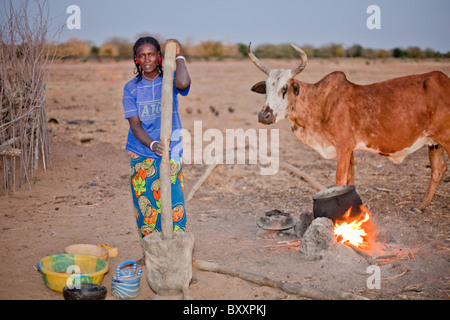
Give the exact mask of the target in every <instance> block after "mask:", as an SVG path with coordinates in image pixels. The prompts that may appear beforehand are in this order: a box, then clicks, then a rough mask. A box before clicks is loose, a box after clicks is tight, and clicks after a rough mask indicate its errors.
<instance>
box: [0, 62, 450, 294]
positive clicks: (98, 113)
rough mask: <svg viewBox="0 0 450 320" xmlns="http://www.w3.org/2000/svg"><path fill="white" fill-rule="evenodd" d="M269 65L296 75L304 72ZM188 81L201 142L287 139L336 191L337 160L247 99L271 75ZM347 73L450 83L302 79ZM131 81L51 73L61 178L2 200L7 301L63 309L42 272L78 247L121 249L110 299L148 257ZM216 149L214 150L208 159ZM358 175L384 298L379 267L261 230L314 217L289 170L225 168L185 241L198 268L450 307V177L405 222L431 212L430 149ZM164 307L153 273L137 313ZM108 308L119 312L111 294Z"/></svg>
mask: <svg viewBox="0 0 450 320" xmlns="http://www.w3.org/2000/svg"><path fill="white" fill-rule="evenodd" d="M267 63H268V64H269V65H271V66H272V67H286V68H291V67H293V66H295V65H296V63H297V61H267ZM189 70H190V73H191V76H192V88H191V91H190V94H189V95H188V96H187V97H185V98H181V99H180V105H181V108H180V113H181V117H182V122H183V126H184V128H186V129H188V130H190V132H193V128H194V121H199V120H201V121H202V132H205V131H206V130H207V129H210V128H213V129H214V128H215V129H219V130H220V131H221V132H223V133H224V132H225V130H226V129H238V128H242V129H244V130H246V129H248V128H255V129H278V130H279V139H280V161H283V162H287V163H289V164H291V165H294V166H296V167H297V168H299V169H300V170H303V171H304V172H307V173H309V174H310V175H311V176H313V177H314V178H315V179H316V180H318V181H319V182H321V183H322V184H324V185H325V186H327V187H331V186H333V183H334V174H335V167H336V162H335V160H324V159H322V158H321V157H320V155H319V154H318V153H316V152H315V151H313V150H312V149H311V148H309V147H307V146H305V145H303V144H302V143H301V142H300V141H298V140H297V139H296V138H295V136H294V135H293V134H292V132H291V130H290V126H289V124H288V123H287V122H286V121H282V122H279V123H277V124H276V125H273V126H272V127H264V126H262V125H260V124H258V122H257V112H258V111H259V109H260V108H261V106H262V103H263V101H264V100H263V99H264V98H263V96H261V95H258V94H255V93H252V92H251V91H250V88H251V86H252V85H253V84H254V83H256V82H257V81H260V80H265V75H264V74H262V73H261V72H260V71H259V70H257V69H256V68H255V67H254V66H253V65H252V64H251V63H250V62H249V61H248V60H245V61H235V62H226V61H225V62H192V63H189ZM336 70H342V71H344V72H346V74H347V76H348V78H349V80H351V81H353V82H356V83H359V84H366V83H371V82H377V81H381V80H385V79H389V78H393V77H395V76H401V75H407V74H413V73H421V72H428V71H431V70H441V71H443V72H445V73H446V74H447V75H449V74H450V64H449V63H448V62H434V61H428V62H411V61H410V62H407V61H403V62H402V61H387V62H381V61H378V62H376V63H374V62H371V63H366V61H364V60H345V61H337V62H336V61H322V60H314V59H312V60H311V61H310V62H309V64H308V66H307V68H306V69H305V71H304V72H303V73H302V74H301V75H300V76H298V79H300V80H302V81H305V82H315V81H318V80H320V79H321V78H322V77H323V76H324V75H326V74H327V73H329V72H332V71H336ZM132 76H133V74H132V62H120V63H116V62H112V63H106V62H105V63H94V62H88V63H84V64H81V63H80V64H72V63H64V64H56V65H55V66H54V67H53V72H52V76H51V81H50V83H49V85H48V93H47V104H48V106H47V115H48V118H55V119H57V121H58V123H56V124H55V123H53V124H51V125H50V130H51V157H52V159H51V160H52V162H51V167H50V168H48V169H47V170H46V171H45V172H44V170H43V169H42V168H40V169H39V170H38V171H36V172H35V177H36V178H35V179H34V180H35V183H31V184H30V185H24V186H23V187H22V188H18V189H17V190H16V191H15V192H11V193H10V194H9V195H7V196H1V197H0V208H1V218H0V219H1V220H0V221H1V235H0V247H1V248H2V249H1V258H0V279H1V281H2V285H1V286H0V299H32V300H35V299H48V300H61V299H63V297H62V295H61V294H59V293H56V292H53V291H51V290H49V289H48V288H47V287H46V286H45V285H44V282H43V281H42V276H41V274H40V273H39V272H38V271H37V270H36V268H35V267H36V264H37V262H38V261H39V260H40V259H41V258H43V257H45V256H48V255H52V254H58V253H63V251H64V248H65V247H66V246H68V245H70V244H74V243H92V244H100V243H105V244H108V245H110V246H114V247H117V248H118V250H119V255H118V257H115V258H109V259H108V262H109V264H110V268H111V269H110V271H109V272H108V273H107V274H106V276H105V278H104V280H103V284H104V285H105V286H106V287H107V288H108V290H110V288H111V277H112V275H113V271H111V270H114V269H115V267H116V266H117V265H118V264H119V263H120V262H122V261H124V260H128V259H134V260H137V259H140V258H141V257H142V256H143V250H142V248H141V246H140V243H139V240H138V234H137V231H136V226H135V221H134V213H133V209H132V205H131V194H130V188H129V182H128V174H129V155H128V152H127V151H126V150H124V145H125V140H126V134H127V130H128V124H127V121H126V120H124V119H123V110H122V106H121V97H122V89H123V86H124V84H125V83H126V81H128V80H129V79H131V77H132ZM211 107H213V108H214V110H215V111H217V112H218V113H217V114H216V113H213V112H212V111H211V109H212V108H211ZM269 133H270V131H269ZM208 144H209V142H207V141H204V142H203V146H202V147H203V148H205V147H206V146H207V145H208ZM247 151H248V150H247ZM446 159H447V164H448V166H449V167H450V162H449V160H448V156H447V157H446ZM355 166H356V168H355V170H356V182H355V185H356V188H357V191H358V193H359V195H360V196H361V198H362V200H363V203H364V204H365V206H366V207H368V208H369V210H370V211H371V212H372V221H373V223H374V224H375V225H376V227H377V229H378V231H377V233H376V234H377V236H378V238H377V245H378V248H379V249H380V251H379V252H377V253H372V254H374V255H382V254H392V253H394V254H396V257H395V258H391V259H387V260H384V261H383V264H382V265H381V266H380V268H381V287H380V289H370V288H368V287H367V279H368V277H369V276H370V274H369V273H368V272H367V268H368V266H369V265H368V264H367V262H366V261H365V260H363V259H362V258H361V257H360V256H358V255H356V254H354V252H353V251H351V250H350V251H347V253H346V254H344V255H338V256H335V258H332V259H331V258H325V259H322V260H318V261H306V260H305V259H302V257H301V255H300V253H299V250H298V245H297V246H288V245H286V241H288V242H290V243H291V244H292V243H293V244H295V243H297V244H298V240H299V239H297V238H296V237H295V236H293V235H292V233H289V232H287V233H280V234H277V233H273V232H262V231H263V230H262V229H260V228H259V227H258V226H257V224H256V222H257V220H258V219H259V218H260V217H261V216H262V215H263V214H264V213H265V212H267V211H270V210H273V209H279V210H282V211H284V212H289V213H291V214H292V215H293V216H294V217H295V218H298V216H299V215H300V213H302V212H306V211H312V205H313V202H312V198H311V196H312V195H313V194H314V193H315V192H316V190H315V189H313V188H312V187H311V186H310V185H309V184H308V183H306V182H305V181H303V180H301V179H299V178H298V177H296V176H294V175H291V174H290V173H288V172H287V171H285V170H283V169H280V170H279V171H278V173H277V174H276V175H261V174H260V163H259V162H258V164H256V165H255V164H244V165H241V164H236V163H235V164H223V165H219V166H218V167H217V168H216V169H215V170H214V171H213V173H212V174H211V176H210V177H209V178H208V179H207V180H206V181H205V183H204V184H203V185H202V186H201V188H200V189H199V190H198V191H197V193H195V195H194V197H193V199H192V200H191V201H189V202H188V203H187V204H186V206H187V212H188V228H189V230H190V231H191V232H192V233H193V234H194V237H195V247H194V254H193V255H194V259H201V260H207V261H212V262H217V263H222V264H225V265H226V266H229V267H234V268H239V269H241V270H243V271H246V272H253V273H257V274H260V275H264V276H267V277H269V278H271V279H273V280H282V281H288V282H292V283H299V284H302V285H304V286H307V287H311V288H316V289H319V290H332V291H341V292H349V293H354V294H358V295H362V296H364V297H367V298H370V299H389V300H390V299H395V300H397V299H439V300H447V299H448V298H449V294H450V286H449V280H450V274H449V252H450V251H449V248H450V237H449V230H450V228H449V221H450V220H449V214H450V183H449V181H450V173H449V172H447V173H446V175H445V176H444V181H443V182H441V184H440V186H439V189H438V191H437V194H436V195H435V197H434V199H433V201H432V203H431V205H430V206H429V208H428V210H427V212H426V213H424V214H412V213H409V212H408V210H409V209H410V208H411V207H413V206H415V205H417V204H418V202H419V201H420V200H421V198H422V196H423V194H424V192H425V190H426V188H427V185H428V180H429V176H430V169H429V167H428V156H427V150H426V148H422V149H420V150H419V151H417V152H416V153H415V154H413V155H411V156H409V157H407V158H406V159H405V161H404V162H403V163H401V164H394V163H391V162H390V161H389V160H388V159H386V158H383V157H380V156H375V155H371V154H367V153H364V152H356V154H355ZM206 167H207V166H206V164H204V163H203V164H186V165H185V166H184V170H183V171H184V176H185V192H186V195H187V194H188V193H189V191H190V190H191V188H192V186H193V185H194V184H195V182H196V181H197V179H198V178H199V177H200V176H201V175H202V173H203V172H204V171H205V169H206ZM283 241H284V242H283ZM193 273H194V277H195V279H196V280H197V281H195V282H194V283H192V284H191V285H190V287H189V293H190V298H191V299H194V300H200V299H205V300H209V299H216V300H241V299H250V300H284V299H304V298H303V297H300V296H297V295H292V294H288V293H286V292H284V291H281V290H278V289H274V288H270V287H264V286H259V285H256V284H252V283H249V282H247V281H244V280H241V279H239V278H236V277H231V276H227V275H222V274H217V273H211V272H204V271H199V270H197V269H194V270H193ZM153 297H154V293H153V292H152V291H151V290H150V288H149V286H148V285H147V282H146V279H145V272H144V276H143V277H142V280H141V293H140V295H139V296H138V297H137V298H136V299H152V298H153ZM107 299H111V300H114V299H116V298H115V297H113V296H112V295H111V294H110V293H108V296H107Z"/></svg>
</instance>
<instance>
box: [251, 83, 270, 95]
mask: <svg viewBox="0 0 450 320" xmlns="http://www.w3.org/2000/svg"><path fill="white" fill-rule="evenodd" d="M251 90H252V91H254V92H256V93H262V94H265V93H266V82H265V81H260V82H258V83H257V84H255V85H254V86H253V87H252V89H251Z"/></svg>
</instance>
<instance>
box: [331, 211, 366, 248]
mask: <svg viewBox="0 0 450 320" xmlns="http://www.w3.org/2000/svg"><path fill="white" fill-rule="evenodd" d="M351 210H352V208H350V209H348V211H347V212H346V213H345V215H344V216H343V218H342V219H340V220H337V221H336V222H335V225H334V235H335V237H336V241H338V242H341V243H344V244H345V243H350V244H352V245H354V246H355V247H361V246H363V245H366V244H367V237H366V236H367V232H366V231H367V230H366V229H365V228H364V226H363V224H364V223H365V222H367V221H369V219H370V213H369V211H368V210H367V209H366V208H365V207H364V206H362V205H361V206H360V210H361V214H360V215H358V217H356V218H354V219H352V220H349V217H350V213H351Z"/></svg>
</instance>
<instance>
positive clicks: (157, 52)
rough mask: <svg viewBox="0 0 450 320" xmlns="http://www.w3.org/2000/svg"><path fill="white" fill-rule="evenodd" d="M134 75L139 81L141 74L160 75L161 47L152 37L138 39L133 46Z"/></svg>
mask: <svg viewBox="0 0 450 320" xmlns="http://www.w3.org/2000/svg"><path fill="white" fill-rule="evenodd" d="M133 55H134V63H135V67H136V69H135V72H134V73H135V74H136V75H137V78H138V79H137V81H140V80H141V79H142V76H143V72H145V73H146V74H147V75H150V74H152V73H154V72H155V71H157V72H159V73H162V61H161V46H160V45H159V43H158V41H157V40H156V39H155V38H153V37H142V38H139V39H138V40H137V41H136V43H135V44H134V46H133Z"/></svg>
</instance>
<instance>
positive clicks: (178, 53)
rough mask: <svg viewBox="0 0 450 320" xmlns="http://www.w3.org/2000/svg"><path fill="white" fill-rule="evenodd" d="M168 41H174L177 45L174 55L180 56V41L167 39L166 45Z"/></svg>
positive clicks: (181, 53)
mask: <svg viewBox="0 0 450 320" xmlns="http://www.w3.org/2000/svg"><path fill="white" fill-rule="evenodd" d="M169 42H175V43H176V45H177V51H176V53H175V56H176V57H178V56H182V55H183V52H182V51H181V46H180V43H179V42H178V40H175V39H169V40H167V41H166V45H167V44H168V43H169Z"/></svg>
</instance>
